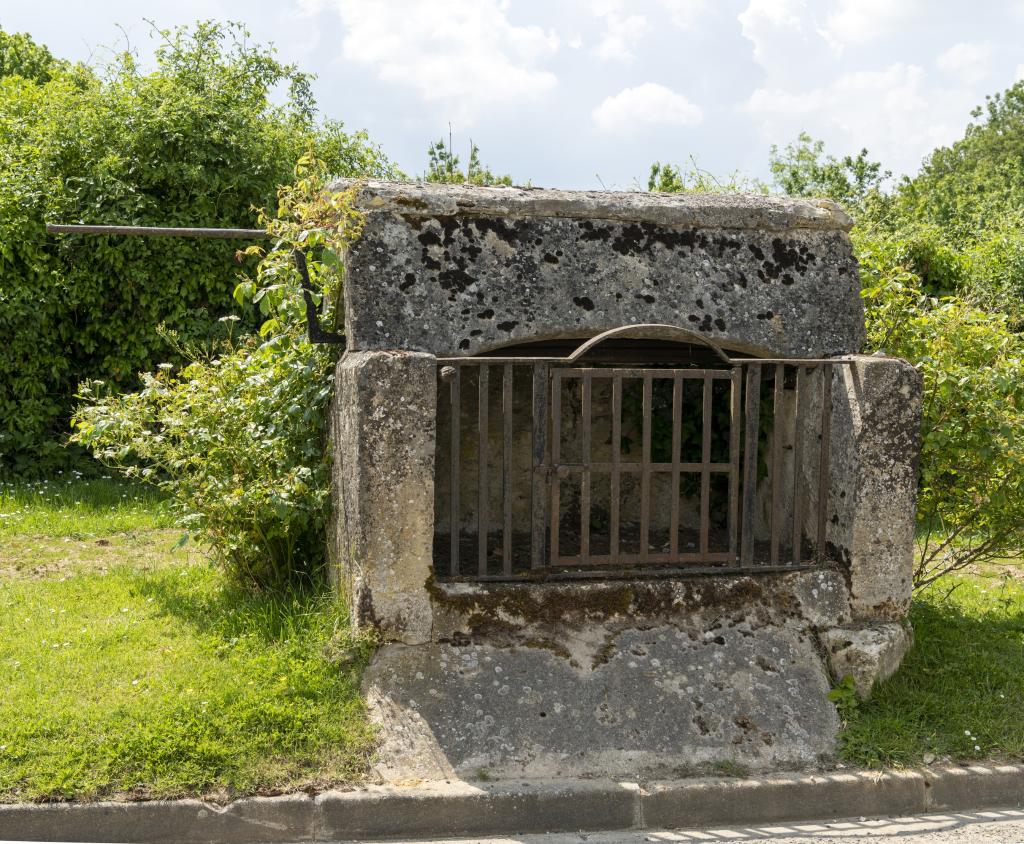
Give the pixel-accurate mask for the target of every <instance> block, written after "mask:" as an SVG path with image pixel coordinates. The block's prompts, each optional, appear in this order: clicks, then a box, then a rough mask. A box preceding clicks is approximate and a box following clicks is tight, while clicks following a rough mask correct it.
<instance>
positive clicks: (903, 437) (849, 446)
mask: <svg viewBox="0 0 1024 844" xmlns="http://www.w3.org/2000/svg"><path fill="white" fill-rule="evenodd" d="M849 359H852V360H853V361H854V364H853V365H852V366H836V367H834V371H835V376H834V378H833V384H832V406H833V412H832V467H831V474H830V486H831V496H832V512H833V516H832V518H831V519H830V523H829V526H828V531H827V535H828V541H829V544H830V545H832V546H834V547H835V549H836V550H837V551H838V553H839V555H840V557H841V559H842V561H843V562H845V563H846V564H847V565H848V566H849V578H850V604H851V611H852V615H853V619H854V621H855V623H860V624H870V623H879V622H886V621H902V620H903V619H904V617H905V616H906V613H907V610H908V609H909V607H910V594H911V588H912V583H911V581H912V576H913V565H914V524H915V512H916V506H917V466H918V455H919V452H920V428H921V376H920V374H919V373H918V372H917V371H916V370H915V369H914V368H913V367H912V366H911V365H910V364H909V363H907V362H906V361H904V360H900V359H898V358H885V357H873V356H865V355H856V356H852V357H851V358H849Z"/></svg>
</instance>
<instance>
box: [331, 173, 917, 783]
mask: <svg viewBox="0 0 1024 844" xmlns="http://www.w3.org/2000/svg"><path fill="white" fill-rule="evenodd" d="M360 205H361V207H362V208H363V210H364V211H365V213H366V225H365V229H364V233H363V235H362V237H361V238H360V240H359V241H358V242H357V243H356V244H355V245H354V246H353V247H352V249H351V251H350V252H349V254H348V255H347V256H346V260H345V265H346V283H345V318H346V335H347V339H348V351H347V352H346V354H345V356H344V358H343V359H342V361H341V362H340V363H339V366H338V370H337V389H336V401H335V406H334V411H333V419H332V432H333V441H334V444H333V452H334V460H335V474H334V477H335V488H334V496H335V514H334V516H335V518H334V526H333V533H332V537H331V547H332V553H333V559H334V567H335V572H336V575H337V579H338V583H339V588H340V591H341V593H342V594H343V595H345V596H346V598H347V600H349V601H350V602H351V606H352V617H353V620H354V623H355V624H356V625H358V626H367V627H372V628H374V629H375V630H377V631H378V632H379V634H380V636H381V637H382V639H383V640H384V641H385V642H386V643H388V644H385V645H384V646H383V647H382V648H381V650H380V651H379V652H378V654H377V656H376V658H375V660H374V663H373V665H372V666H371V667H370V669H369V671H368V673H367V678H366V683H367V693H368V696H369V699H370V702H371V708H372V711H373V712H374V714H375V717H376V718H377V719H378V720H379V721H380V722H381V723H382V725H383V726H384V730H383V732H382V737H383V747H382V751H381V756H380V763H379V769H380V771H381V773H382V775H384V776H387V777H391V778H395V779H402V778H407V777H411V776H415V777H420V778H437V777H451V776H462V777H472V776H475V775H478V774H480V775H482V774H483V773H484V772H486V774H487V775H489V776H520V775H538V776H547V775H556V774H574V775H585V774H591V773H598V772H600V773H605V774H612V775H614V774H616V773H620V774H627V773H636V772H650V773H656V772H658V771H662V772H664V771H666V770H676V771H678V770H699V769H702V768H709V767H710V768H716V769H721V768H723V767H726V768H727V767H729V766H742V767H745V768H749V769H770V768H779V767H787V766H798V765H808V764H815V763H818V762H821V761H823V760H827V759H828V758H829V757H830V754H831V753H832V750H833V745H834V737H835V732H836V730H837V728H838V721H837V718H836V714H835V710H834V708H833V707H832V704H831V703H829V702H828V700H827V692H828V690H829V687H830V685H831V682H832V680H834V679H838V678H839V677H841V676H843V675H845V674H847V673H850V674H853V676H854V678H855V680H856V683H857V687H858V689H859V690H860V691H861V692H862V693H863V694H868V693H869V692H870V688H871V685H872V683H873V682H874V680H875V679H878V678H884V677H885V676H888V674H890V673H891V672H892V671H893V670H895V668H896V667H897V666H898V664H899V661H900V659H901V658H902V655H903V653H904V652H905V650H906V648H907V647H909V643H910V636H909V627H908V625H907V623H906V619H905V615H906V611H907V608H908V605H909V600H910V588H911V582H910V581H911V566H912V546H913V524H914V508H915V490H916V460H917V453H918V447H919V446H918V426H919V416H920V381H919V378H918V376H917V373H916V372H915V371H914V369H913V368H912V367H910V366H909V365H908V364H906V363H905V362H903V361H900V360H896V359H890V358H883V357H866V356H862V355H859V354H858V353H859V351H860V349H861V346H862V342H863V336H864V327H863V315H862V310H861V304H860V298H859V279H858V273H857V266H856V262H855V259H854V258H853V255H852V251H851V248H850V243H849V239H848V236H847V233H846V232H847V230H848V228H849V225H850V221H849V219H848V218H847V217H846V215H845V214H843V212H842V211H841V210H839V209H838V208H837V207H836V206H835V205H834V204H832V203H830V202H827V201H815V202H809V201H796V200H787V199H779V198H766V197H747V196H695V195H679V196H662V195H652V194H639V193H636V194H634V193H604V192H602V193H577V192H564V191H550V190H537V189H512V188H474V187H463V186H437V185H404V184H403V185H395V184H389V183H379V182H370V183H366V184H365V185H364V186H363V187H362V189H361V193H360ZM637 323H662V324H667V325H675V326H680V327H684V328H689V329H690V330H692V331H694V332H696V333H697V334H699V335H701V336H703V337H706V338H707V339H708V340H711V341H714V342H715V343H717V344H718V345H719V346H720V347H721V348H723V349H725V350H727V351H729V352H730V353H733V354H736V355H747V356H751V355H752V356H756V357H769V358H770V357H785V358H830V359H833V358H834V359H836V360H843V361H846V363H844V364H842V365H836V366H834V367H833V371H834V373H835V374H834V377H833V379H832V384H831V413H830V415H829V422H830V428H831V448H830V454H831V457H830V463H831V470H830V474H829V476H828V477H829V484H828V500H827V502H825V506H826V507H827V511H826V512H827V516H828V518H827V521H826V525H827V527H826V539H827V551H828V554H827V557H828V558H827V560H824V561H822V562H821V564H819V565H818V566H815V567H813V568H810V569H807V568H802V569H801V570H797V571H789V572H770V573H769V572H764V573H758V572H755V571H752V572H737V571H729V573H726V574H712V575H705V576H701V577H687V576H685V574H681V573H679V572H675V573H674V574H672V576H669V577H655V578H629V577H628V576H623V574H622V573H617V576H616V577H615V578H598V579H596V580H588V581H586V582H580V581H548V582H540V581H538V582H518V583H512V582H496V583H492V582H463V581H460V580H455V581H453V580H446V579H445V578H444V577H442V576H441V575H443V572H436V571H435V570H434V565H433V563H434V534H435V526H436V525H437V524H438V517H437V516H436V514H435V512H434V510H435V489H434V488H435V477H436V474H435V473H436V466H435V455H437V454H438V453H439V446H438V441H437V440H438V427H437V426H438V419H439V414H438V395H439V392H438V387H437V384H438V381H437V378H438V374H437V370H438V366H437V358H445V357H462V356H471V355H480V354H486V353H494V352H495V351H498V350H501V349H503V348H508V347H511V346H514V345H516V344H522V343H535V342H538V341H548V342H550V341H557V340H561V339H566V338H573V339H578V340H580V342H582V340H583V339H585V338H589V337H593V336H595V335H597V334H599V333H600V332H602V331H606V330H609V329H613V328H617V327H619V326H623V325H630V324H637ZM780 389H781V388H780ZM819 393H820V391H819ZM818 402H819V404H818V405H817V408H818V412H819V413H820V409H821V404H820V395H819V397H818ZM787 447H788V446H787ZM806 460H807V458H806V457H805V463H804V464H801V465H800V466H799V467H795V468H790V470H789V471H790V474H791V475H792V476H793V477H794V478H795V476H796V474H798V470H799V471H802V472H804V473H805V474H807V473H808V472H810V471H811V468H812V467H810V466H809V465H807V464H806ZM815 471H816V470H815ZM793 482H794V483H795V482H796V481H795V480H794V481H793ZM815 504H816V502H813V501H811V502H809V503H808V506H809V507H810V506H812V505H815ZM815 531H816V528H815V526H814V525H808V526H807V531H806V534H807V536H808V539H809V541H810V542H812V543H816V542H817V536H816V532H815ZM625 574H626V575H628V572H627V573H625ZM830 671H831V672H832V674H833V676H832V677H831V678H830V676H829V673H830Z"/></svg>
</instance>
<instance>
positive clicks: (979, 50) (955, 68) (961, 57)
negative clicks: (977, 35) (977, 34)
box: [935, 42, 993, 82]
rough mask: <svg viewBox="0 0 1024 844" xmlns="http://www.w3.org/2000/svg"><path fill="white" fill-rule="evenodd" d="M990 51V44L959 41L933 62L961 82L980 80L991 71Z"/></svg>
mask: <svg viewBox="0 0 1024 844" xmlns="http://www.w3.org/2000/svg"><path fill="white" fill-rule="evenodd" d="M992 52H993V51H992V45H991V44H987V43H973V44H972V43H967V42H961V43H960V44H954V45H953V46H952V47H950V48H949V49H948V50H946V51H945V52H944V53H942V55H940V56H939V57H938V58H937V59H936V60H935V64H936V65H938V67H939V68H940V69H941V70H944V71H945V72H946V73H948V74H950V75H951V76H953V77H955V78H956V79H959V80H961V81H963V82H980V81H981V80H982V79H984V78H985V77H987V76H989V75H991V73H992V67H993V65H992Z"/></svg>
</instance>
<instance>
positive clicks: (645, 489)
mask: <svg viewBox="0 0 1024 844" xmlns="http://www.w3.org/2000/svg"><path fill="white" fill-rule="evenodd" d="M652 380H653V379H652V376H651V373H650V371H647V372H645V373H644V397H643V402H644V405H643V437H642V439H643V442H642V444H641V452H640V462H641V464H642V468H641V475H640V559H642V560H646V559H647V555H648V552H649V551H650V548H649V546H650V541H651V469H650V464H651V405H652V397H651V387H652Z"/></svg>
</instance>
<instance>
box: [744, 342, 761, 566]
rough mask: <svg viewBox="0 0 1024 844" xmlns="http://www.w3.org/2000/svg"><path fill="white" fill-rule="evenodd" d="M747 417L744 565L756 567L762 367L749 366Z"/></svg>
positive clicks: (746, 397)
mask: <svg viewBox="0 0 1024 844" xmlns="http://www.w3.org/2000/svg"><path fill="white" fill-rule="evenodd" d="M744 398H745V402H744V413H743V433H744V445H743V515H742V521H741V525H740V532H741V534H742V538H741V542H740V563H741V565H743V566H745V567H749V566H752V565H753V564H754V505H755V502H756V497H757V435H758V430H759V423H760V414H761V365H760V364H759V363H757V362H756V361H751V362H750V363H749V364H747V386H746V396H745V397H744Z"/></svg>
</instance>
